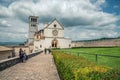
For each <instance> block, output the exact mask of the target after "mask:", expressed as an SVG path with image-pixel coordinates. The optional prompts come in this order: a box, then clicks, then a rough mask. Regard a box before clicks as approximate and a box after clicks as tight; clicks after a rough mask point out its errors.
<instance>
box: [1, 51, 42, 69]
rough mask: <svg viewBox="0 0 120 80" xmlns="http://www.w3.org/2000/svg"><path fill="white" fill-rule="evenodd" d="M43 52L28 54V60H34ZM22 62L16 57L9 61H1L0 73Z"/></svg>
mask: <svg viewBox="0 0 120 80" xmlns="http://www.w3.org/2000/svg"><path fill="white" fill-rule="evenodd" d="M42 52H43V51H38V52H34V53H30V54H28V55H27V56H28V59H29V58H32V57H34V56H36V55H38V54H40V53H42ZM19 62H20V58H19V57H14V58H9V59H5V60H1V61H0V71H2V70H4V69H6V68H9V67H11V66H13V65H15V64H17V63H19Z"/></svg>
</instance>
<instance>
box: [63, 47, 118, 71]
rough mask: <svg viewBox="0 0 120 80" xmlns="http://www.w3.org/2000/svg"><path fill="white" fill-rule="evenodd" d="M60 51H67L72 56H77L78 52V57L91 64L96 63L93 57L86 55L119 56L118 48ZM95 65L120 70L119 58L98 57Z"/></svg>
mask: <svg viewBox="0 0 120 80" xmlns="http://www.w3.org/2000/svg"><path fill="white" fill-rule="evenodd" d="M62 50H63V51H67V52H68V53H70V54H73V55H77V53H78V52H79V56H82V57H85V58H87V59H89V60H91V61H93V62H96V58H95V55H88V54H106V55H113V56H120V47H114V48H75V49H62ZM84 53H88V54H84ZM97 64H98V65H105V66H108V67H112V68H119V69H120V58H114V57H106V56H98V62H97Z"/></svg>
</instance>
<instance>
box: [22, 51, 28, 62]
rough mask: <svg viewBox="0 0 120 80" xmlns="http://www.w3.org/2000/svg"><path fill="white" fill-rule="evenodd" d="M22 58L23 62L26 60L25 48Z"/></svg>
mask: <svg viewBox="0 0 120 80" xmlns="http://www.w3.org/2000/svg"><path fill="white" fill-rule="evenodd" d="M22 60H23V62H26V60H27V55H26V51H25V50H24V52H23V57H22Z"/></svg>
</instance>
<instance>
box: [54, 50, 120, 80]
mask: <svg viewBox="0 0 120 80" xmlns="http://www.w3.org/2000/svg"><path fill="white" fill-rule="evenodd" d="M52 53H53V57H54V61H55V64H56V66H57V69H58V73H59V76H60V78H61V80H120V76H119V75H120V69H116V70H114V69H112V68H109V67H105V66H98V65H96V64H95V63H93V62H91V61H88V60H87V59H85V58H83V57H78V56H74V55H71V54H66V53H63V52H62V51H53V52H52Z"/></svg>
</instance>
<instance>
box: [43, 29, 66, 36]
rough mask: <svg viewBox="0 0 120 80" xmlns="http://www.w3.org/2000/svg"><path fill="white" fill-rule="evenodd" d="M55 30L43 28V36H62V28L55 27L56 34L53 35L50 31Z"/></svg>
mask: <svg viewBox="0 0 120 80" xmlns="http://www.w3.org/2000/svg"><path fill="white" fill-rule="evenodd" d="M53 30H55V29H47V28H46V29H44V36H45V37H62V38H63V37H64V30H61V29H60V30H59V29H56V30H57V31H58V35H57V36H53V34H52V31H53Z"/></svg>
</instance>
